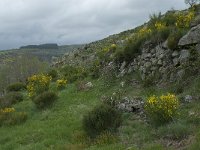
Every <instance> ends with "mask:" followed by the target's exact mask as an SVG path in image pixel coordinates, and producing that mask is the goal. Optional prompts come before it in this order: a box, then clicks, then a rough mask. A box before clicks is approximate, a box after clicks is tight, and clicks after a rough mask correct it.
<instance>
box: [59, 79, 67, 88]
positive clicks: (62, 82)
mask: <svg viewBox="0 0 200 150" xmlns="http://www.w3.org/2000/svg"><path fill="white" fill-rule="evenodd" d="M66 85H67V80H65V79H59V80H57V81H56V86H57V88H58V89H59V90H62V89H64V88H65V87H66Z"/></svg>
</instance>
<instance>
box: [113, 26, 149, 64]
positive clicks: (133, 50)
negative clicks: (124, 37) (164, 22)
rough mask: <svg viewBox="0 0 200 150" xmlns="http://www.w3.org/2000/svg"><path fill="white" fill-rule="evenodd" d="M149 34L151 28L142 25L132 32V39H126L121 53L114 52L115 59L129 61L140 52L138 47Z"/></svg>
mask: <svg viewBox="0 0 200 150" xmlns="http://www.w3.org/2000/svg"><path fill="white" fill-rule="evenodd" d="M151 34H152V30H151V29H150V28H147V27H144V28H142V29H140V30H139V31H138V32H136V33H135V34H134V36H133V38H132V39H129V40H128V41H127V43H126V45H125V48H124V50H123V51H122V53H121V52H120V51H117V54H115V61H121V62H122V61H126V62H128V63H129V62H131V61H132V60H133V59H134V58H135V57H137V56H138V55H139V54H140V52H141V51H140V48H141V46H142V44H143V43H144V42H145V41H146V40H147V39H149V38H150V36H151ZM120 59H122V60H120Z"/></svg>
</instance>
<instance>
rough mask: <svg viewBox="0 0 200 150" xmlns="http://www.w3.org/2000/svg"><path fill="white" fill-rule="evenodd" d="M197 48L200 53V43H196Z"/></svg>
mask: <svg viewBox="0 0 200 150" xmlns="http://www.w3.org/2000/svg"><path fill="white" fill-rule="evenodd" d="M196 50H197V52H198V53H199V54H200V44H197V45H196Z"/></svg>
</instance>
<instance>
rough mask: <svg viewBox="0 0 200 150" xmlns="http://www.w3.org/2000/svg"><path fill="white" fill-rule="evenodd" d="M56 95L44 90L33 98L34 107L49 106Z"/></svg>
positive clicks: (55, 98)
mask: <svg viewBox="0 0 200 150" xmlns="http://www.w3.org/2000/svg"><path fill="white" fill-rule="evenodd" d="M57 98H58V96H57V94H56V93H54V92H50V91H47V92H44V93H42V94H40V95H38V96H37V97H35V98H34V99H33V102H34V103H35V105H36V107H37V108H39V109H42V108H45V107H48V106H51V105H52V104H53V103H54V102H55V101H56V100H57Z"/></svg>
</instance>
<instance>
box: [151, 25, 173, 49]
mask: <svg viewBox="0 0 200 150" xmlns="http://www.w3.org/2000/svg"><path fill="white" fill-rule="evenodd" d="M169 35H170V28H169V27H165V28H162V29H160V30H154V31H153V33H152V36H151V38H150V41H151V43H153V44H154V46H156V45H157V44H159V43H160V42H164V41H165V40H167V38H168V37H169Z"/></svg>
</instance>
